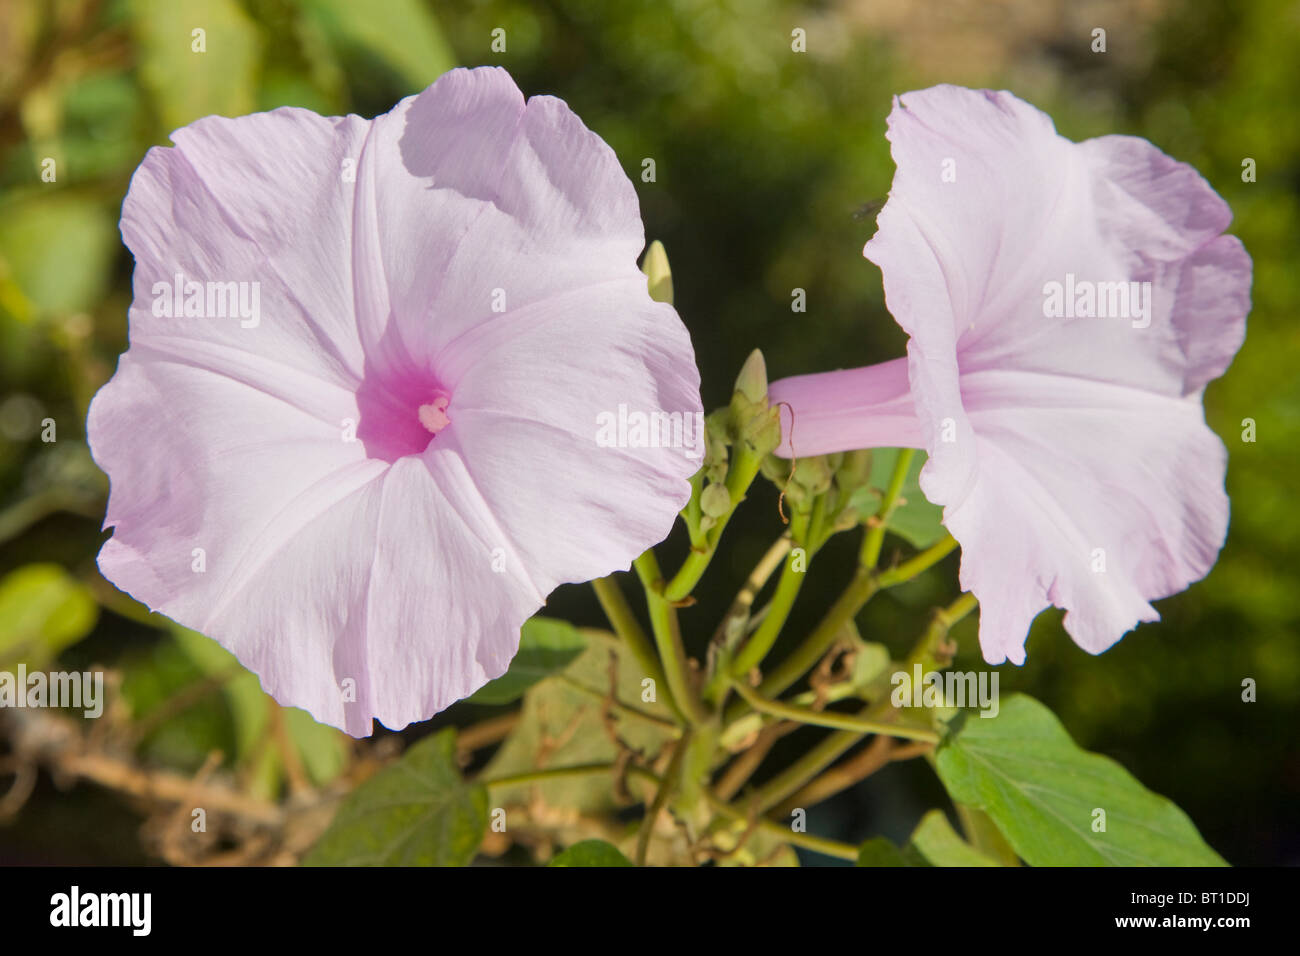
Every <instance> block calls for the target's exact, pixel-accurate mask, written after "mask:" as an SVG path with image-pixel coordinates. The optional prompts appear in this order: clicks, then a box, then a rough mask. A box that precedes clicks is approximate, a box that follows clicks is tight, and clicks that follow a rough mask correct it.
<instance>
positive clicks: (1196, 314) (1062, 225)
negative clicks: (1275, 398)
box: [771, 86, 1251, 664]
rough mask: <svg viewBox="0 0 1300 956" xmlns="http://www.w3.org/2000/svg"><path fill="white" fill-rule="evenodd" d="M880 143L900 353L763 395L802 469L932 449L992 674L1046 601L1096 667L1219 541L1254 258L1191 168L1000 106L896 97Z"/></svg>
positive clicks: (986, 96) (992, 100)
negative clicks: (1225, 405) (1221, 429)
mask: <svg viewBox="0 0 1300 956" xmlns="http://www.w3.org/2000/svg"><path fill="white" fill-rule="evenodd" d="M888 135H889V140H890V143H891V144H892V148H893V156H894V161H895V163H896V164H897V171H896V173H895V175H894V182H893V186H892V188H891V190H890V194H889V200H888V202H887V203H886V204H885V207H884V209H883V210H882V211H881V213H880V216H879V219H878V231H877V233H876V235H875V236H874V237H873V238H872V240H871V241H870V242H869V243H867V246H866V249H865V255H866V256H867V258H869V259H870V260H871V261H872V262H874V263H876V264H877V265H879V266H880V268H881V271H882V273H883V275H884V287H885V301H886V304H887V305H888V307H889V310H890V311H891V312H892V313H893V315H894V318H895V319H896V320H897V321H898V323H899V324H900V325H901V326H902V327H903V328H904V330H906V332H907V333H908V335H909V336H910V340H909V342H908V347H907V358H906V359H900V360H897V361H892V362H885V363H883V364H881V365H875V366H871V367H869V368H860V369H850V370H842V371H836V372H829V373H825V374H820V375H804V376H797V377H794V378H788V379H785V380H783V381H780V382H777V383H775V384H773V386H772V389H771V392H772V396H773V400H774V401H785V402H788V403H790V405H791V407H792V408H793V411H794V422H795V430H794V441H795V449H794V450H795V451H796V452H797V453H798V454H801V455H810V454H821V453H826V452H833V451H841V450H845V449H850V448H865V447H876V446H899V447H914V448H924V449H925V450H926V451H927V452H928V453H929V460H928V461H927V463H926V466H925V468H924V470H923V471H922V474H921V488H922V490H923V491H924V492H925V495H926V497H927V498H929V499H930V500H931V501H933V502H934V503H936V504H939V505H942V506H943V508H944V523H945V524H946V525H947V527H948V529H949V530H950V531H951V533H952V535H953V536H954V537H955V538H956V539H957V541H958V542H959V543H960V544H961V547H962V560H961V584H962V587H963V588H964V589H966V590H969V591H972V592H973V593H974V594H975V596H976V597H977V598H978V599H979V602H980V606H981V614H980V645H981V648H982V650H983V652H984V657H985V659H986V660H988V661H989V662H990V663H1000V662H1001V661H1003V660H1005V659H1010V660H1012V661H1013V662H1015V663H1017V664H1019V663H1023V661H1024V658H1025V650H1024V642H1025V637H1026V634H1027V631H1028V628H1029V624H1030V622H1031V621H1032V620H1033V618H1034V617H1035V616H1036V615H1037V614H1038V612H1039V611H1041V610H1043V609H1044V608H1045V607H1047V606H1048V605H1055V606H1057V607H1062V608H1065V609H1066V615H1065V622H1064V623H1065V628H1066V630H1067V631H1068V632H1069V634H1070V636H1071V637H1072V638H1073V639H1074V640H1075V642H1076V643H1078V644H1079V646H1081V647H1083V648H1084V649H1085V650H1088V651H1090V652H1092V653H1099V652H1101V651H1103V650H1105V649H1106V648H1107V647H1109V646H1110V645H1111V644H1113V643H1114V642H1115V641H1117V640H1118V639H1119V638H1120V637H1121V636H1123V634H1124V633H1125V632H1127V631H1129V630H1131V629H1132V628H1133V627H1134V626H1136V624H1137V623H1138V622H1140V621H1153V620H1157V619H1158V618H1159V615H1158V614H1157V613H1156V611H1155V609H1154V608H1152V606H1151V604H1150V601H1152V600H1154V599H1156V598H1161V597H1165V596H1167V595H1170V594H1173V593H1175V592H1177V591H1180V590H1182V589H1183V588H1185V587H1187V585H1188V584H1190V583H1191V582H1193V581H1196V580H1198V579H1200V578H1201V577H1203V576H1204V575H1205V574H1206V573H1207V572H1208V571H1209V569H1210V567H1211V566H1212V565H1213V564H1214V561H1215V559H1216V557H1217V555H1218V552H1219V549H1220V548H1221V547H1222V545H1223V541H1224V537H1225V534H1226V531H1227V524H1228V499H1227V496H1226V495H1225V493H1224V474H1225V470H1226V466H1227V453H1226V450H1225V449H1224V446H1223V443H1222V442H1221V441H1220V440H1219V439H1218V437H1217V436H1216V435H1215V434H1214V433H1213V432H1212V431H1210V429H1209V428H1208V427H1207V426H1206V424H1205V416H1204V411H1203V408H1202V404H1201V396H1202V392H1203V391H1204V388H1205V385H1206V383H1207V382H1209V381H1210V380H1211V379H1214V378H1216V377H1218V376H1219V375H1221V374H1223V372H1224V370H1225V369H1226V368H1227V367H1228V364H1229V363H1230V362H1231V361H1232V357H1233V355H1234V354H1236V351H1237V349H1238V348H1239V347H1240V346H1241V343H1242V339H1243V337H1244V335H1245V317H1246V313H1247V312H1248V311H1249V307H1250V300H1249V297H1250V277H1251V263H1250V258H1249V256H1247V254H1246V252H1245V250H1244V249H1243V248H1242V245H1241V243H1240V242H1239V241H1238V240H1237V239H1235V238H1234V237H1232V236H1227V235H1223V232H1224V230H1225V229H1226V228H1227V226H1228V224H1229V222H1230V220H1231V214H1230V212H1229V210H1228V207H1227V205H1226V204H1225V203H1224V202H1223V200H1222V199H1221V198H1220V197H1219V196H1218V195H1217V194H1216V193H1215V192H1214V190H1213V189H1212V188H1211V187H1210V186H1209V184H1208V183H1206V181H1205V180H1204V179H1203V178H1201V176H1200V175H1199V174H1197V172H1196V171H1195V170H1193V169H1192V168H1191V167H1189V166H1187V165H1185V164H1183V163H1179V162H1176V161H1174V160H1173V159H1170V158H1169V157H1168V156H1166V155H1165V154H1164V153H1162V152H1161V151H1160V150H1159V149H1157V148H1156V147H1155V146H1153V145H1151V144H1150V143H1148V142H1146V141H1145V140H1142V139H1136V138H1133V137H1129V136H1103V137H1100V138H1098V139H1092V140H1087V141H1085V142H1081V143H1074V142H1071V141H1070V140H1067V139H1065V138H1063V137H1062V136H1060V135H1058V134H1057V133H1056V131H1055V129H1054V127H1053V125H1052V121H1051V119H1050V118H1049V117H1048V116H1047V115H1045V114H1044V113H1042V112H1040V111H1039V110H1037V109H1035V108H1033V107H1032V106H1029V105H1028V104H1026V103H1024V102H1022V101H1021V100H1019V99H1017V98H1016V97H1014V96H1012V95H1011V94H1009V93H993V92H986V91H973V90H966V89H961V88H958V87H952V86H938V87H934V88H932V89H928V90H923V91H921V92H917V93H909V94H906V95H905V96H903V97H901V98H898V99H896V100H895V104H894V109H893V111H892V112H891V114H890V117H889V134H888ZM786 423H787V425H788V423H789V418H788V416H787V418H786ZM786 431H787V436H788V434H789V431H788V428H787V430H786ZM784 453H785V454H789V453H790V446H789V442H788V438H787V442H786V445H785V446H784Z"/></svg>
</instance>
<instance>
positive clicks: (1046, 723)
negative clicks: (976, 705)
mask: <svg viewBox="0 0 1300 956" xmlns="http://www.w3.org/2000/svg"><path fill="white" fill-rule="evenodd" d="M937 766H938V772H939V777H940V778H941V779H942V780H943V782H944V785H945V786H946V787H947V788H948V793H949V794H950V795H951V796H952V798H953V799H954V800H956V801H960V802H962V803H966V804H968V805H970V806H973V807H976V808H978V809H981V810H983V811H984V812H985V813H987V814H988V815H989V817H991V818H992V819H993V821H994V822H995V823H996V824H997V825H998V828H999V829H1000V830H1001V831H1002V833H1003V834H1005V836H1006V838H1007V840H1008V841H1010V843H1011V846H1012V847H1013V848H1014V849H1015V851H1016V853H1018V854H1019V855H1020V857H1021V858H1022V859H1024V860H1025V861H1026V862H1027V863H1030V864H1032V865H1035V866H1042V865H1052V866H1098V865H1102V866H1222V865H1224V864H1223V860H1222V858H1221V857H1220V856H1219V855H1218V854H1217V853H1215V852H1214V851H1213V850H1212V849H1210V847H1208V846H1207V845H1206V844H1205V841H1204V840H1202V839H1201V835H1200V834H1199V833H1198V832H1197V831H1196V827H1195V826H1194V825H1193V824H1192V821H1191V820H1189V819H1188V818H1187V815H1186V814H1185V813H1183V811H1182V810H1180V809H1179V808H1178V807H1177V806H1175V805H1174V804H1173V802H1171V801H1170V800H1168V799H1167V798H1165V797H1162V796H1160V795H1159V794H1156V793H1152V792H1151V791H1150V790H1147V789H1146V788H1145V787H1143V786H1142V784H1140V783H1139V782H1138V781H1137V780H1135V779H1134V778H1133V777H1132V775H1130V774H1129V772H1128V771H1127V770H1125V769H1124V768H1123V767H1121V766H1120V765H1119V764H1118V763H1116V762H1115V761H1113V760H1111V759H1110V758H1109V757H1103V756H1101V755H1099V754H1093V753H1088V752H1087V751H1085V750H1082V749H1080V748H1079V747H1078V746H1077V745H1076V744H1075V743H1074V741H1073V740H1071V739H1070V735H1069V734H1068V733H1067V732H1066V730H1065V728H1064V727H1062V726H1061V723H1060V721H1058V720H1057V719H1056V715H1054V714H1053V713H1052V712H1051V711H1050V710H1048V709H1047V708H1046V707H1044V706H1043V705H1042V704H1040V703H1039V702H1038V701H1036V700H1034V699H1033V698H1032V697H1027V696H1025V695H1023V694H1016V695H1014V696H1012V697H1010V698H1007V699H1004V700H1003V701H1002V706H1001V710H1000V712H999V713H998V716H996V717H992V718H986V717H980V716H978V715H975V714H973V713H972V714H969V715H967V716H966V718H965V720H964V722H963V723H962V724H961V725H960V726H959V727H958V728H957V730H956V731H955V733H953V735H952V736H950V737H949V738H948V739H947V740H945V741H944V743H943V745H942V746H941V747H940V749H939V752H938V754H937ZM1098 811H1102V812H1104V814H1105V816H1104V826H1105V829H1104V830H1103V829H1100V822H1101V821H1102V819H1103V818H1102V817H1101V816H1100V815H1099V812H1098Z"/></svg>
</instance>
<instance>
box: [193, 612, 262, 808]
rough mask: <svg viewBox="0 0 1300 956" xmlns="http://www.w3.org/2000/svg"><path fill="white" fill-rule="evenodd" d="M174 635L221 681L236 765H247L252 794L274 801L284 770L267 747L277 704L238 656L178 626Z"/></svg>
mask: <svg viewBox="0 0 1300 956" xmlns="http://www.w3.org/2000/svg"><path fill="white" fill-rule="evenodd" d="M171 632H172V636H173V638H174V639H175V641H176V643H177V644H178V645H180V648H181V650H183V651H184V652H185V653H186V654H187V655H188V656H189V657H190V659H191V660H192V661H194V663H195V664H196V665H197V666H198V668H199V669H200V670H201V671H203V673H204V674H205V675H206V676H208V677H212V678H217V679H220V680H221V681H222V684H221V691H222V694H223V695H224V696H225V698H226V703H227V704H228V705H229V707H230V714H231V719H232V720H233V723H234V736H235V753H234V755H233V756H234V762H235V763H236V764H245V763H247V766H246V767H245V774H246V776H247V780H248V788H249V790H250V791H251V792H252V793H254V794H256V795H257V796H260V797H264V798H267V799H271V798H273V797H274V796H275V795H276V793H277V791H278V789H279V786H280V780H281V770H282V769H283V768H282V765H281V761H280V755H279V753H278V752H277V751H276V749H275V747H268V746H266V745H265V744H266V737H267V734H268V733H269V732H270V725H271V708H272V707H275V706H277V705H276V703H275V701H273V700H272V699H271V698H270V697H269V696H268V695H267V694H266V692H265V691H263V690H262V684H261V682H260V681H259V680H258V679H257V675H256V674H253V673H252V672H251V671H247V670H244V668H243V667H242V666H241V665H240V663H239V661H237V660H236V659H235V656H234V655H233V654H231V653H230V652H229V651H227V650H226V649H225V648H224V647H222V646H221V645H220V644H218V643H217V642H216V641H214V640H212V638H210V637H205V636H204V635H202V634H200V633H199V632H198V631H191V630H189V629H188V628H184V627H181V626H180V625H179V624H176V625H173V626H172V628H171Z"/></svg>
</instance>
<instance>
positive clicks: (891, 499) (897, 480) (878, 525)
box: [862, 448, 916, 569]
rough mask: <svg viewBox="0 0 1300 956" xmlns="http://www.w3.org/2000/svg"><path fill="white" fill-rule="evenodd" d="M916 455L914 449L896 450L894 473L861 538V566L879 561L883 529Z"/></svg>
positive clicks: (895, 505)
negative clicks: (896, 457) (864, 535)
mask: <svg viewBox="0 0 1300 956" xmlns="http://www.w3.org/2000/svg"><path fill="white" fill-rule="evenodd" d="M914 457H916V449H914V448H900V449H899V450H898V459H897V460H896V461H895V462H894V473H893V475H891V476H890V478H889V487H888V488H887V489H886V490H885V497H884V498H883V499H882V500H881V502H880V509H879V510H878V511H877V512H876V514H875V517H874V518H872V519H871V521H870V522H868V524H867V535H866V537H865V538H863V539H862V566H863V567H864V568H868V569H870V568H874V567H875V566H876V564H877V562H879V561H880V549H881V548H882V547H884V544H885V531H886V530H887V529H888V527H889V519H890V518H892V517H893V515H894V509H895V508H897V507H898V499H899V496H900V495H901V494H902V491H903V482H905V481H906V480H907V470H908V469H909V468H910V467H912V459H913V458H914Z"/></svg>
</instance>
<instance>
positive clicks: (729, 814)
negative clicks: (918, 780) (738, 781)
mask: <svg viewBox="0 0 1300 956" xmlns="http://www.w3.org/2000/svg"><path fill="white" fill-rule="evenodd" d="M627 773H628V776H629V777H640V778H641V779H642V780H646V781H648V782H650V783H652V784H655V785H659V783H660V778H659V775H658V774H656V773H653V772H652V771H650V770H647V769H645V768H644V767H637V766H631V767H628V769H627ZM703 794H704V799H705V802H706V803H708V805H709V807H710V808H711V809H712V810H713V811H714V812H715V813H717V814H720V815H721V816H724V817H726V818H728V819H729V820H733V821H735V822H737V823H748V822H749V820H750V816H749V814H747V813H745V812H744V811H743V810H738V809H736V808H735V807H733V806H730V805H729V804H728V803H727V802H726V801H724V800H721V799H719V798H718V796H717V795H716V794H714V793H713V792H712V791H710V790H707V789H706V790H704V791H703ZM754 822H755V823H756V825H757V826H758V829H760V830H763V831H764V832H766V833H768V834H770V835H772V836H774V837H776V838H777V839H778V840H781V841H782V842H784V843H789V844H792V845H793V846H798V847H803V848H804V849H805V850H811V851H812V852H814V853H821V854H822V855H823V856H830V857H834V858H836V859H838V860H854V861H856V860H857V858H858V848H857V847H856V846H853V845H852V844H849V843H840V842H839V841H837V840H827V839H825V838H824V837H818V836H813V835H812V834H810V833H796V832H794V831H793V830H791V829H790V828H789V827H787V826H782V825H781V824H779V823H777V822H775V821H773V820H767V819H764V818H763V817H761V816H760V817H758V818H757V819H756V820H755V821H754Z"/></svg>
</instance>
